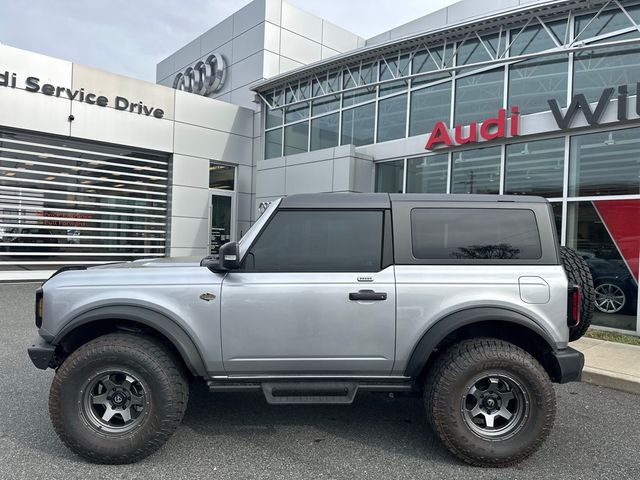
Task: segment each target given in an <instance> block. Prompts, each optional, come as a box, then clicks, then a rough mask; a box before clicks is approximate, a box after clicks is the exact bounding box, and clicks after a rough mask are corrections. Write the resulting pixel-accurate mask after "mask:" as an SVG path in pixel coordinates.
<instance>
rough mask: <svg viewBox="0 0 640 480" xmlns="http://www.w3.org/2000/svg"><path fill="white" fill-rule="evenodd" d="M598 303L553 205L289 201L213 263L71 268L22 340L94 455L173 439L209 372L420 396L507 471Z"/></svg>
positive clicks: (230, 387)
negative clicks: (30, 339)
mask: <svg viewBox="0 0 640 480" xmlns="http://www.w3.org/2000/svg"><path fill="white" fill-rule="evenodd" d="M593 295H594V293H593V284H592V279H591V276H590V273H589V269H588V267H587V266H586V263H585V261H584V259H582V258H581V257H580V256H579V255H577V254H576V253H575V252H573V251H571V250H569V249H565V248H562V247H560V246H559V245H558V240H557V235H556V227H555V225H554V217H553V212H552V209H551V206H550V204H549V203H548V202H547V201H546V200H544V199H542V198H538V197H525V196H517V197H516V196H490V195H423V194H405V195H396V194H383V193H377V194H309V195H293V196H289V197H286V198H282V199H279V200H277V201H274V202H272V203H271V204H270V205H269V206H268V208H267V209H266V211H265V212H264V213H263V215H262V216H261V217H260V218H259V219H258V220H257V221H256V222H255V224H254V225H253V226H252V227H251V229H250V230H249V231H248V232H247V233H246V234H245V235H244V237H243V238H242V239H241V240H240V241H239V242H237V243H236V242H231V243H227V244H225V245H224V246H222V248H221V249H220V252H219V255H217V256H209V257H206V258H204V259H201V258H187V259H182V258H165V259H156V260H138V261H132V262H123V263H117V264H109V265H101V266H94V267H90V268H87V267H75V266H74V267H67V268H62V269H60V270H59V271H58V272H56V273H55V274H54V275H53V276H52V277H51V278H50V279H49V280H47V281H46V282H45V283H44V284H43V285H42V287H41V288H39V289H38V290H37V293H36V312H35V323H36V326H37V328H38V333H39V336H38V340H37V341H36V342H35V343H34V344H33V345H32V346H31V347H30V348H29V349H28V351H29V355H30V357H31V359H32V361H33V363H34V364H35V365H36V367H38V368H41V369H46V368H53V369H55V371H56V373H55V377H54V379H53V383H52V386H51V391H50V398H49V409H50V416H51V420H52V422H53V426H54V428H55V431H56V432H57V434H58V435H59V437H60V438H61V439H62V441H63V442H64V443H65V444H66V445H67V446H68V447H70V448H71V449H72V450H73V451H75V452H77V453H78V454H80V455H82V456H84V457H86V458H87V459H89V460H91V461H95V462H102V463H126V462H133V461H136V460H138V459H141V458H143V457H145V456H147V455H149V454H151V453H152V452H154V451H156V450H157V449H158V448H160V447H161V446H162V445H163V443H164V442H165V441H166V440H167V438H169V436H170V435H171V434H172V433H173V432H174V431H175V430H176V428H177V427H178V425H179V424H180V422H181V420H182V417H183V415H184V413H185V409H186V407H187V401H188V396H189V385H190V383H192V382H194V381H198V380H200V381H204V382H206V384H207V385H208V387H209V389H210V390H211V391H212V392H214V393H215V392H220V391H236V390H237V391H246V390H248V389H256V390H259V391H262V393H263V394H264V397H265V399H266V401H267V402H269V403H271V404H293V403H324V404H326V403H342V404H350V403H352V402H353V400H354V398H355V397H356V394H358V393H360V392H365V391H378V392H389V393H393V392H414V393H417V394H420V395H421V396H422V398H423V401H424V407H425V410H426V420H427V422H428V423H429V424H430V425H431V426H432V428H433V430H434V431H435V432H436V434H437V435H438V436H439V437H440V438H441V439H442V441H443V442H444V444H446V446H447V447H448V448H449V449H450V450H451V451H452V452H453V453H454V454H455V455H457V456H458V457H460V458H461V459H462V460H464V461H466V462H468V463H470V464H472V465H478V466H508V465H513V464H515V463H517V462H519V461H520V460H522V459H523V458H525V457H527V456H529V455H531V454H532V453H533V452H534V451H535V450H536V449H537V448H538V447H539V446H540V444H541V443H542V442H543V441H544V439H545V438H546V437H547V436H548V434H549V432H550V430H551V428H552V425H553V423H554V418H555V414H556V401H555V392H554V389H553V385H552V382H559V383H563V382H570V381H576V380H579V379H580V375H581V371H582V367H583V356H582V355H581V354H580V353H579V352H577V351H575V350H574V349H572V348H570V347H569V346H568V343H569V341H570V340H574V339H576V338H579V337H580V336H582V334H583V333H584V332H585V330H586V328H587V327H588V326H589V322H590V319H591V314H592V311H593Z"/></svg>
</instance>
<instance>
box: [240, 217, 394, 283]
mask: <svg viewBox="0 0 640 480" xmlns="http://www.w3.org/2000/svg"><path fill="white" fill-rule="evenodd" d="M382 225H383V212H382V211H348V210H346V211H329V210H291V211H287V210H281V211H279V212H277V213H276V214H275V217H274V218H273V219H272V220H271V221H270V222H269V224H268V225H267V227H266V228H265V230H264V232H262V234H261V235H260V237H259V238H258V240H257V241H256V243H255V245H254V246H253V247H252V248H251V250H250V251H249V254H248V255H247V258H246V260H245V269H246V270H251V271H262V272H376V271H379V270H380V265H381V256H382Z"/></svg>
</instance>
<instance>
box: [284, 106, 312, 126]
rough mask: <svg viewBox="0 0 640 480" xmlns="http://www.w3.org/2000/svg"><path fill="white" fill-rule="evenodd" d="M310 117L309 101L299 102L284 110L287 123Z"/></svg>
mask: <svg viewBox="0 0 640 480" xmlns="http://www.w3.org/2000/svg"><path fill="white" fill-rule="evenodd" d="M308 117H309V104H308V103H299V104H297V105H292V106H291V107H287V108H285V110H284V122H285V123H291V122H297V121H298V120H303V119H305V118H308Z"/></svg>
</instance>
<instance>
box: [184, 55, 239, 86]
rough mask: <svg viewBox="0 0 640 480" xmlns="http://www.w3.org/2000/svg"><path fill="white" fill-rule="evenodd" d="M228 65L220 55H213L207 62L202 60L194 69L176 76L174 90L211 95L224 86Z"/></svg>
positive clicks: (188, 69)
mask: <svg viewBox="0 0 640 480" xmlns="http://www.w3.org/2000/svg"><path fill="white" fill-rule="evenodd" d="M226 73H227V65H226V63H225V61H224V57H223V56H222V55H220V54H219V53H212V54H211V55H209V57H207V59H206V60H205V61H202V60H200V61H199V62H198V63H196V64H195V65H194V66H193V67H188V68H187V69H186V70H185V71H184V72H181V73H179V74H178V75H176V78H175V79H174V80H173V88H175V89H177V90H184V91H185V92H191V93H197V94H198V95H209V94H210V93H214V92H217V91H218V90H220V89H221V88H222V86H223V85H224V79H225V77H226Z"/></svg>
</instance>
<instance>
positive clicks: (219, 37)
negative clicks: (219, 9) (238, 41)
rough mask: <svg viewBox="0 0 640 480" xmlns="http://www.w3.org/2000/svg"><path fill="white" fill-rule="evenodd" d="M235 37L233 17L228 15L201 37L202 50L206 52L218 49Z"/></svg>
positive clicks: (203, 52)
mask: <svg viewBox="0 0 640 480" xmlns="http://www.w3.org/2000/svg"><path fill="white" fill-rule="evenodd" d="M232 38H233V17H227V18H226V19H224V20H223V21H221V22H220V23H219V24H217V25H216V26H215V27H213V28H211V29H209V30H207V31H206V32H205V33H203V34H202V36H201V37H200V50H201V52H202V54H206V53H209V52H212V51H213V50H216V49H217V48H218V47H220V46H221V45H224V44H225V43H227V42H229V41H230V40H231V39H232Z"/></svg>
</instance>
